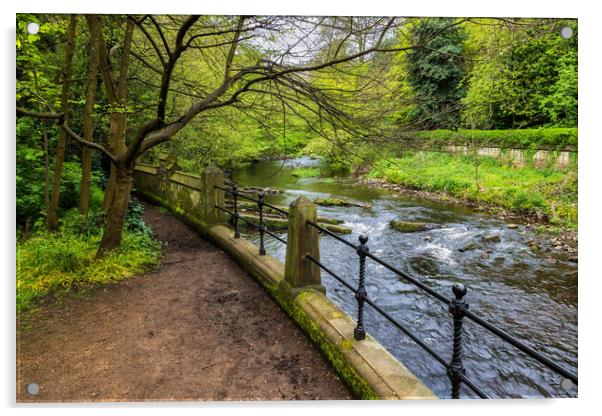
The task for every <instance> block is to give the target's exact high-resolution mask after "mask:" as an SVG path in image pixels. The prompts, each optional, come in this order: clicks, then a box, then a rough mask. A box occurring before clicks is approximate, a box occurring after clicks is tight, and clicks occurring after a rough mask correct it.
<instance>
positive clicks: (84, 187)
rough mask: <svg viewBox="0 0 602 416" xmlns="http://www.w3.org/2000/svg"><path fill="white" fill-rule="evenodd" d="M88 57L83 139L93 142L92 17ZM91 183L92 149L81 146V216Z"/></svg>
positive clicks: (96, 26) (95, 37)
mask: <svg viewBox="0 0 602 416" xmlns="http://www.w3.org/2000/svg"><path fill="white" fill-rule="evenodd" d="M89 27H90V55H89V63H88V78H87V80H86V108H85V111H84V123H83V124H84V135H83V139H84V140H86V141H88V142H93V141H94V139H93V133H94V119H93V118H92V115H93V113H94V104H95V102H96V85H97V76H98V61H99V56H98V48H99V45H98V41H99V38H100V21H99V19H98V18H96V17H92V20H91V22H90V25H89ZM91 183H92V149H90V148H89V147H87V146H82V182H81V186H80V195H79V210H80V212H81V213H82V215H83V216H87V215H88V208H89V204H90V185H91Z"/></svg>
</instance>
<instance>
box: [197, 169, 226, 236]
mask: <svg viewBox="0 0 602 416" xmlns="http://www.w3.org/2000/svg"><path fill="white" fill-rule="evenodd" d="M216 186H219V187H220V188H223V187H224V172H222V170H221V169H220V168H218V167H217V166H215V165H213V164H211V165H209V166H207V167H206V168H205V169H203V172H201V193H202V195H203V197H202V201H201V214H202V216H203V217H202V219H203V222H205V223H206V224H208V225H213V224H220V223H223V222H225V217H224V212H223V211H222V210H220V209H217V208H216V207H215V206H216V205H217V206H220V207H222V208H223V207H224V191H223V190H222V189H219V188H216Z"/></svg>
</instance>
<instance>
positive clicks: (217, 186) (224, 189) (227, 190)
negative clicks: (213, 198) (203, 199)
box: [213, 185, 232, 193]
mask: <svg viewBox="0 0 602 416" xmlns="http://www.w3.org/2000/svg"><path fill="white" fill-rule="evenodd" d="M213 186H214V187H215V188H216V189H219V190H221V191H224V192H229V193H232V189H229V188H222V187H221V186H219V185H213Z"/></svg>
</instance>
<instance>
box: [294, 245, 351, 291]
mask: <svg viewBox="0 0 602 416" xmlns="http://www.w3.org/2000/svg"><path fill="white" fill-rule="evenodd" d="M305 257H307V258H308V259H309V260H311V261H312V262H314V263H315V264H317V265H318V267H320V268H321V269H322V270H324V271H325V272H326V273H328V274H329V275H331V276H332V277H334V278H335V279H337V280H338V281H339V282H341V283H342V284H343V285H344V286H345V287H347V289H349V290H351V291H352V292H353V293H357V290H355V288H354V287H353V286H351V284H349V283H347V282H346V281H345V280H344V279H343V278H341V277H339V276H338V275H337V274H336V273H335V272H333V271H332V270H330V269H329V268H328V267H326V266H325V265H323V264H322V263H320V261H319V260H316V259H315V257H313V256H312V255H311V254H309V253H308V254H306V255H305Z"/></svg>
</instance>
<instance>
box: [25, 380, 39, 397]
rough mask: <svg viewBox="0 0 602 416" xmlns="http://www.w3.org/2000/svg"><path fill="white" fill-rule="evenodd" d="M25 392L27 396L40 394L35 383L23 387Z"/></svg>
mask: <svg viewBox="0 0 602 416" xmlns="http://www.w3.org/2000/svg"><path fill="white" fill-rule="evenodd" d="M25 391H27V394H30V395H32V396H36V395H37V394H38V393H39V392H40V386H38V384H37V383H29V384H28V385H27V386H26V387H25Z"/></svg>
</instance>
